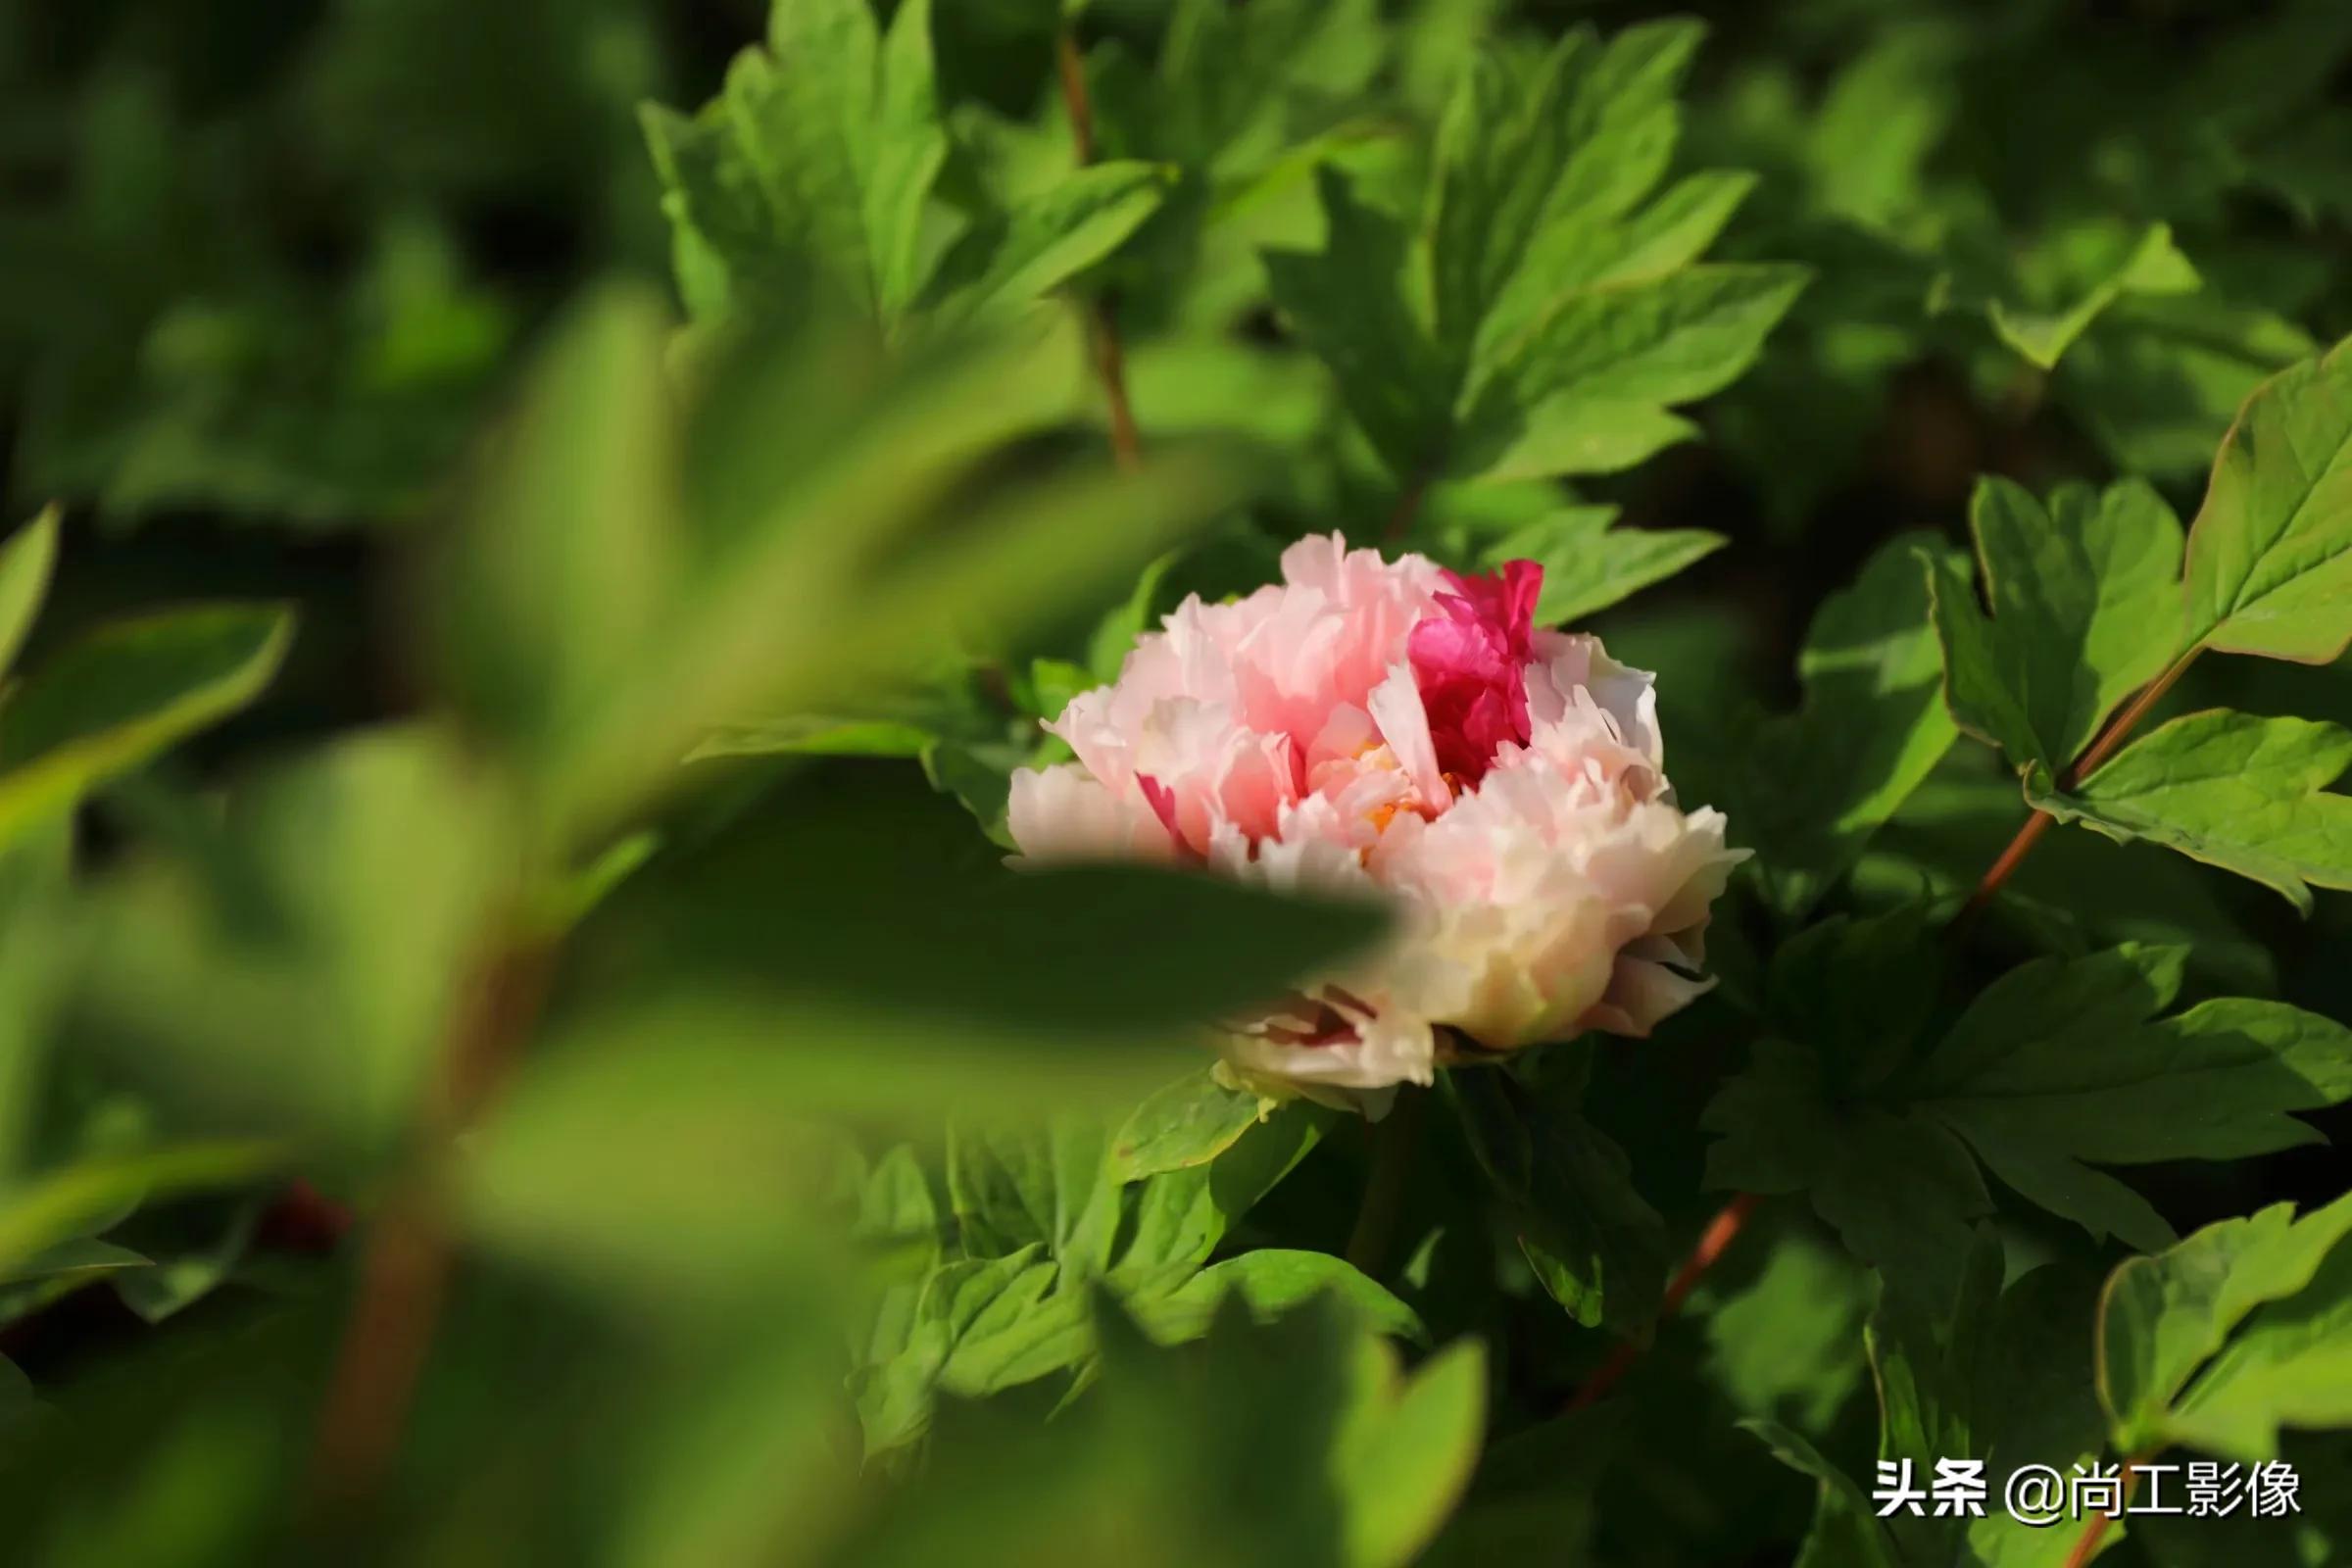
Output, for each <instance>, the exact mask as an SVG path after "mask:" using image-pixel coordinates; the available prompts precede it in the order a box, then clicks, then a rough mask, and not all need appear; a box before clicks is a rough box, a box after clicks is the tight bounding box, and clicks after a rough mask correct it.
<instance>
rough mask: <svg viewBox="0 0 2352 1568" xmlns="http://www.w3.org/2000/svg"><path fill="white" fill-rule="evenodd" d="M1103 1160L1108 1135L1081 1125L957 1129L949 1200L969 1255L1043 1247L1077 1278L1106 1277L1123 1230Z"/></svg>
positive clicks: (1068, 1120) (1068, 1121) (1075, 1121)
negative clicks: (1118, 1235)
mask: <svg viewBox="0 0 2352 1568" xmlns="http://www.w3.org/2000/svg"><path fill="white" fill-rule="evenodd" d="M1103 1156H1104V1142H1103V1132H1102V1129H1101V1128H1100V1127H1098V1126H1094V1125H1090V1124H1089V1123H1088V1122H1087V1121H1086V1120H1085V1119H1083V1118H1077V1117H1061V1118H1056V1119H1055V1120H1054V1122H1053V1123H1052V1124H1051V1125H1050V1126H1044V1127H1023V1128H991V1129H980V1128H974V1127H969V1126H964V1127H956V1128H953V1129H952V1130H951V1133H950V1137H949V1143H948V1198H949V1201H950V1202H951V1203H952V1204H953V1205H954V1206H955V1210H956V1222H957V1225H958V1228H959V1230H960V1232H961V1237H962V1243H963V1250H964V1251H965V1252H966V1254H968V1255H970V1256H973V1257H1003V1256H1005V1255H1007V1254H1009V1253H1012V1252H1017V1251H1019V1250H1022V1249H1023V1248H1028V1247H1043V1248H1044V1249H1045V1250H1046V1255H1047V1256H1049V1257H1052V1258H1053V1259H1054V1261H1056V1262H1058V1263H1060V1264H1062V1265H1063V1268H1064V1270H1065V1272H1068V1273H1070V1274H1072V1275H1074V1276H1075V1275H1083V1274H1100V1273H1102V1272H1103V1271H1104V1270H1105V1269H1107V1268H1108V1267H1109V1266H1110V1255H1111V1247H1112V1244H1113V1242H1114V1240H1115V1233H1116V1231H1117V1228H1118V1223H1119V1190H1118V1188H1117V1187H1116V1186H1115V1185H1114V1184H1113V1183H1112V1182H1111V1181H1109V1180H1108V1179H1107V1175H1106V1172H1105V1171H1104V1168H1103Z"/></svg>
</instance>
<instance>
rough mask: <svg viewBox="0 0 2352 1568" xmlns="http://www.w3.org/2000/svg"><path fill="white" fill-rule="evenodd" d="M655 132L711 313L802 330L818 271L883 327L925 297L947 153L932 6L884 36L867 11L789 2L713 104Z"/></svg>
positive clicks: (693, 276) (703, 312)
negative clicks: (932, 210)
mask: <svg viewBox="0 0 2352 1568" xmlns="http://www.w3.org/2000/svg"><path fill="white" fill-rule="evenodd" d="M646 131H647V137H648V140H649V142H650V143H651V145H652V148H653V153H654V161H655V164H656V167H657V168H658V169H659V170H660V172H661V174H662V183H663V184H664V186H665V187H666V188H667V192H668V194H667V198H666V202H665V206H666V207H667V209H668V212H669V216H670V221H671V222H672V224H673V226H674V228H675V230H676V237H677V243H678V247H679V253H680V258H679V260H680V268H679V270H680V273H681V280H682V282H683V283H684V285H685V292H686V294H687V298H688V302H689V304H690V305H691V306H693V307H694V309H695V312H696V314H697V316H698V317H703V318H709V317H712V316H717V315H723V314H727V313H729V312H749V313H750V314H752V315H754V316H755V317H767V318H770V319H786V320H790V319H799V313H801V312H803V311H806V310H807V309H808V305H809V302H808V300H807V299H806V298H805V297H804V296H803V295H802V294H801V290H802V288H803V287H804V285H805V281H806V279H807V276H808V273H807V269H809V268H813V269H814V271H815V273H816V274H817V276H818V277H820V278H821V279H822V280H823V281H824V283H825V284H826V285H827V286H828V287H829V288H830V289H831V290H832V291H833V292H835V293H837V294H838V295H839V296H841V297H842V298H844V299H846V300H847V301H849V302H851V303H853V304H855V305H856V306H858V307H859V308H861V309H862V310H863V311H865V312H866V313H867V314H869V315H870V316H872V317H874V318H875V319H879V320H882V321H885V322H889V321H894V320H896V319H898V318H899V316H900V315H901V314H902V313H903V312H904V311H905V309H906V308H907V305H908V303H909V302H911V301H912V300H913V299H914V298H915V296H916V294H917V292H918V291H919V290H920V288H921V286H922V284H923V281H924V277H925V271H926V269H925V261H926V257H925V253H924V250H923V245H922V240H923V235H922V220H923V213H924V207H925V204H926V202H927V201H928V199H929V197H930V194H931V189H932V186H933V185H934V184H935V183H936V181H937V180H938V177H939V173H940V171H941V169H942V167H943V166H944V165H945V163H946V161H947V155H948V138H947V132H946V129H945V128H944V126H943V125H942V124H941V123H940V118H939V102H938V88H937V84H936V82H935V80H934V79H933V67H932V59H931V7H930V3H929V0H907V3H905V4H903V5H901V6H900V7H899V8H898V10H897V14H896V15H895V16H894V17H893V19H892V22H891V27H890V32H889V35H888V36H887V37H886V38H885V37H883V36H881V35H880V34H879V33H878V31H877V29H876V26H875V24H874V16H873V11H872V9H871V8H870V7H869V6H868V5H867V4H866V3H865V0H790V3H786V4H779V5H777V6H775V7H774V8H773V10H772V11H771V13H770V17H769V29H768V40H767V48H766V50H764V51H761V50H746V51H745V52H744V53H743V54H741V55H739V56H738V57H737V58H736V60H735V62H734V64H733V66H732V67H730V68H729V70H728V72H727V78H726V85H725V87H724V89H723V90H722V92H721V94H720V96H719V97H718V98H717V99H716V100H714V101H713V102H712V103H711V104H710V105H709V106H707V107H706V108H705V109H704V110H703V111H702V112H701V113H700V114H699V115H697V116H696V117H695V118H694V119H692V120H690V121H689V120H685V119H682V118H680V117H678V116H676V115H672V114H669V113H667V112H665V111H653V112H649V113H648V115H647V119H646Z"/></svg>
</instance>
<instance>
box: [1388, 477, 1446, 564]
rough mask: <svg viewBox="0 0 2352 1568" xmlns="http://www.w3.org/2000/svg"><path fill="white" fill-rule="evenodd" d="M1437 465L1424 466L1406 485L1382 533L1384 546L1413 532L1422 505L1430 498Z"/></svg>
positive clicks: (1394, 542)
mask: <svg viewBox="0 0 2352 1568" xmlns="http://www.w3.org/2000/svg"><path fill="white" fill-rule="evenodd" d="M1435 466H1436V465H1434V464H1429V465H1424V466H1422V467H1420V468H1418V469H1416V470H1415V471H1414V473H1413V475H1412V477H1411V478H1409V479H1407V480H1406V481H1405V483H1404V491H1403V493H1402V494H1400V495H1399V496H1397V505H1396V507H1395V508H1394V509H1392V510H1391V511H1390V513H1389V520H1388V524H1387V526H1385V527H1383V528H1382V529H1381V532H1380V541H1381V543H1382V544H1389V545H1393V544H1396V543H1397V542H1398V541H1399V540H1401V539H1402V538H1403V537H1404V536H1405V535H1406V534H1408V533H1410V532H1412V531H1413V522H1414V520H1415V519H1416V518H1418V517H1419V516H1420V515H1421V503H1422V502H1423V501H1425V500H1427V499H1428V498H1429V481H1430V475H1431V472H1432V470H1433V469H1434V468H1435Z"/></svg>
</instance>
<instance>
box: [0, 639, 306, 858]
mask: <svg viewBox="0 0 2352 1568" xmlns="http://www.w3.org/2000/svg"><path fill="white" fill-rule="evenodd" d="M293 632H294V622H293V617H292V616H291V615H290V614H289V613H286V612H284V611H281V610H272V609H248V608H222V609H213V610H188V611H181V612H177V613H172V614H164V615H155V616H151V617H148V618H146V619H142V620H131V621H121V622H117V623H115V624H113V625H110V626H107V627H104V628H102V629H100V630H99V631H97V632H94V633H92V634H91V635H90V636H88V637H86V638H84V639H82V640H81V641H80V642H78V643H75V644H74V645H73V647H71V648H69V649H67V650H66V651H65V652H64V653H62V654H60V655H59V656H58V657H57V658H55V659H53V660H51V661H50V662H48V663H47V664H46V665H44V666H43V667H42V669H41V670H40V671H39V672H38V673H37V674H35V675H33V676H32V677H30V678H29V679H27V680H26V681H25V682H24V683H23V684H22V685H21V686H19V687H18V688H17V689H16V690H15V691H13V692H12V693H10V695H9V699H8V702H7V704H6V706H5V707H0V843H6V842H9V841H11V840H15V839H17V838H20V837H21V836H22V835H23V834H25V832H26V831H28V830H29V829H30V828H31V827H32V826H34V825H35V824H37V823H38V822H39V821H40V820H41V819H42V818H44V817H46V816H48V815H50V814H51V813H53V812H57V811H60V810H63V809H66V808H68V807H70V806H72V805H73V804H74V803H75V802H76V801H78V800H79V799H80V798H81V797H82V796H83V795H84V794H86V793H87V792H88V791H89V790H90V788H91V787H92V786H94V785H96V784H98V783H101V782H103V781H104V780H106V779H108V778H111V777H113V776H114V775H116V774H118V773H123V772H126V771H128V770H129V769H131V768H134V767H137V766H138V765H139V764H141V763H143V762H145V761H146V760H149V759H150V758H152V757H154V756H155V755H156V754H157V753H158V752H161V751H163V750H164V749H166V748H167V747H169V746H171V745H172V744H173V743H174V742H176V741H179V740H181V739H183V738H184V737H186V736H188V735H190V734H192V733H194V732H195V731H197V730H199V729H202V728H204V727H205V726H206V725H208V724H212V723H214V722H216V721H218V720H220V719H221V718H223V717H225V716H227V715H228V714H230V713H233V712H235V711H237V710H238V709H240V708H243V707H244V706H245V705H246V704H248V703H250V702H252V701H253V699H254V698H255V697H256V696H258V695H259V694H260V692H261V691H262V689H263V688H264V687H265V686H267V685H268V684H269V683H270V677H271V676H273V675H275V674H276V673H277V667H278V664H279V662H281V661H282V660H283V659H284V658H285V653H286V646H287V644H288V643H289V642H290V641H291V640H292V638H293Z"/></svg>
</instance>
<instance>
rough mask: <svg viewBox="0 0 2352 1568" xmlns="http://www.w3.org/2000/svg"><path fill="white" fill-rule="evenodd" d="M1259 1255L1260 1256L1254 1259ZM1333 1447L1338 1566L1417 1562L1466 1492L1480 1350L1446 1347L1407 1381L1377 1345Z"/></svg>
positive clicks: (1478, 1424) (1384, 1567) (1476, 1427)
mask: <svg viewBox="0 0 2352 1568" xmlns="http://www.w3.org/2000/svg"><path fill="white" fill-rule="evenodd" d="M1255 1255H1262V1254H1255ZM1357 1364H1358V1371H1357V1375H1356V1379H1355V1383H1356V1392H1355V1394H1354V1397H1353V1398H1352V1399H1351V1401H1350V1402H1349V1404H1348V1407H1347V1413H1346V1415H1345V1416H1344V1417H1343V1418H1342V1421H1341V1424H1340V1430H1339V1433H1338V1437H1337V1440H1336V1442H1335V1444H1334V1448H1333V1454H1332V1459H1333V1470H1332V1474H1333V1479H1334V1482H1335V1483H1336V1485H1337V1487H1338V1489H1339V1494H1340V1507H1341V1517H1342V1519H1343V1521H1344V1522H1343V1527H1342V1533H1341V1540H1340V1561H1341V1562H1342V1563H1344V1564H1346V1565H1348V1568H1403V1565H1404V1564H1406V1563H1410V1562H1413V1561H1415V1560H1416V1559H1418V1558H1419V1557H1420V1555H1421V1552H1422V1549H1423V1548H1424V1547H1426V1546H1427V1545H1428V1544H1429V1543H1430V1540H1431V1538H1433V1537H1434V1536H1436V1535H1437V1533H1438V1528H1439V1527H1440V1526H1441V1525H1443V1524H1444V1523H1445V1522H1446V1515H1447V1514H1449V1513H1451V1512H1452V1511H1453V1507H1454V1504H1455V1503H1456V1502H1458V1501H1459V1500H1460V1499H1461V1495H1462V1494H1463V1492H1464V1491H1465V1490H1466V1489H1467V1488H1468V1487H1469V1485H1470V1474H1471V1471H1472V1470H1473V1469H1474V1468H1475V1467H1476V1466H1477V1463H1478V1450H1479V1447H1480V1445H1481V1443H1482V1442H1483V1441H1484V1439H1485V1436H1486V1412H1487V1356H1486V1347H1485V1346H1484V1345H1482V1344H1481V1343H1480V1342H1479V1341H1477V1340H1475V1339H1461V1340H1456V1341H1455V1342H1454V1343H1453V1344H1451V1345H1449V1346H1447V1347H1446V1348H1445V1349H1443V1350H1441V1351H1439V1352H1438V1353H1437V1354H1436V1355H1434V1356H1431V1357H1430V1358H1429V1359H1428V1360H1427V1361H1424V1362H1423V1363H1422V1364H1421V1365H1419V1366H1418V1367H1415V1368H1414V1369H1413V1371H1412V1373H1411V1374H1410V1375H1409V1376H1407V1375H1405V1374H1404V1373H1403V1372H1401V1371H1400V1370H1399V1368H1398V1366H1397V1358H1396V1356H1395V1355H1394V1354H1393V1353H1392V1352H1390V1351H1389V1350H1388V1349H1387V1348H1386V1347H1375V1348H1374V1349H1373V1350H1372V1351H1371V1352H1370V1353H1368V1354H1364V1355H1359V1357H1358V1358H1357Z"/></svg>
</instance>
